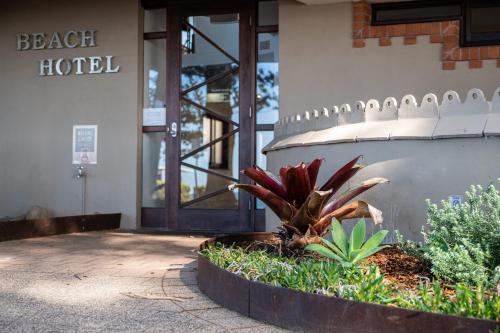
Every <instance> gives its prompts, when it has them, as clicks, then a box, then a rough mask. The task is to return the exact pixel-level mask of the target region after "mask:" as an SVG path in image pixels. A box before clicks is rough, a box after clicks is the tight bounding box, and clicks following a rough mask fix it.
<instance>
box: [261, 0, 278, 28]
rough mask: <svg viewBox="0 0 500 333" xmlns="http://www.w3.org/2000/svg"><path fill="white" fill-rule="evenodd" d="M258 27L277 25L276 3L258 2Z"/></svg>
mask: <svg viewBox="0 0 500 333" xmlns="http://www.w3.org/2000/svg"><path fill="white" fill-rule="evenodd" d="M258 23H259V25H260V26H263V25H278V1H260V2H259V22H258Z"/></svg>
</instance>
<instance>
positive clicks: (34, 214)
mask: <svg viewBox="0 0 500 333" xmlns="http://www.w3.org/2000/svg"><path fill="white" fill-rule="evenodd" d="M51 217H52V213H51V212H50V211H49V210H48V209H47V208H43V207H40V206H33V207H31V208H30V209H29V210H28V213H27V214H26V220H43V219H49V218H51Z"/></svg>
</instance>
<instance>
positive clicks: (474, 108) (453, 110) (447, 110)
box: [433, 89, 490, 139]
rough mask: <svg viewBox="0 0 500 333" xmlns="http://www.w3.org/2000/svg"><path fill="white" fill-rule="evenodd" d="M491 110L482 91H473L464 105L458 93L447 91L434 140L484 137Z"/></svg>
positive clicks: (440, 109)
mask: <svg viewBox="0 0 500 333" xmlns="http://www.w3.org/2000/svg"><path fill="white" fill-rule="evenodd" d="M489 110H490V104H489V103H488V102H487V101H486V99H485V98H484V94H483V92H482V91H481V90H480V89H471V90H470V91H469V92H468V93H467V97H466V99H465V102H464V103H461V102H460V96H459V95H458V93H457V92H456V91H453V90H450V91H447V92H445V93H444V95H443V100H442V103H441V106H440V108H439V121H438V123H437V126H436V129H435V130H434V135H433V138H435V139H440V138H450V137H477V136H483V132H484V130H485V127H486V122H487V120H488V113H489Z"/></svg>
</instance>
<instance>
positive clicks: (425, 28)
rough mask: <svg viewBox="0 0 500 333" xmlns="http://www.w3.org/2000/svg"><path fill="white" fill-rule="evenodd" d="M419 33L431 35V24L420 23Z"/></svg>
mask: <svg viewBox="0 0 500 333" xmlns="http://www.w3.org/2000/svg"><path fill="white" fill-rule="evenodd" d="M420 33H421V34H422V35H430V34H431V33H432V24H431V23H422V24H421V25H420Z"/></svg>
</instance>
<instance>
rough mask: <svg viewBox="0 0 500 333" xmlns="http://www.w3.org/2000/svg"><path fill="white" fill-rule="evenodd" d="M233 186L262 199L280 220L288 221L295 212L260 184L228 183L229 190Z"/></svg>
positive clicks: (283, 200)
mask: <svg viewBox="0 0 500 333" xmlns="http://www.w3.org/2000/svg"><path fill="white" fill-rule="evenodd" d="M234 188H240V189H242V190H244V191H247V192H248V193H250V194H252V195H254V196H256V197H257V198H259V199H260V200H262V201H263V202H264V203H265V204H266V205H267V206H268V207H269V208H270V209H271V210H272V211H273V212H274V213H275V214H276V215H277V216H278V217H279V218H280V219H281V220H282V221H290V220H291V218H292V217H293V215H294V214H295V211H296V210H295V208H294V207H293V206H292V205H290V204H289V203H288V202H287V201H286V200H285V199H283V198H280V197H279V196H277V195H276V194H274V193H273V192H272V191H270V190H268V189H266V188H264V187H262V186H259V185H250V184H232V185H229V189H230V190H233V189H234Z"/></svg>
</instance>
